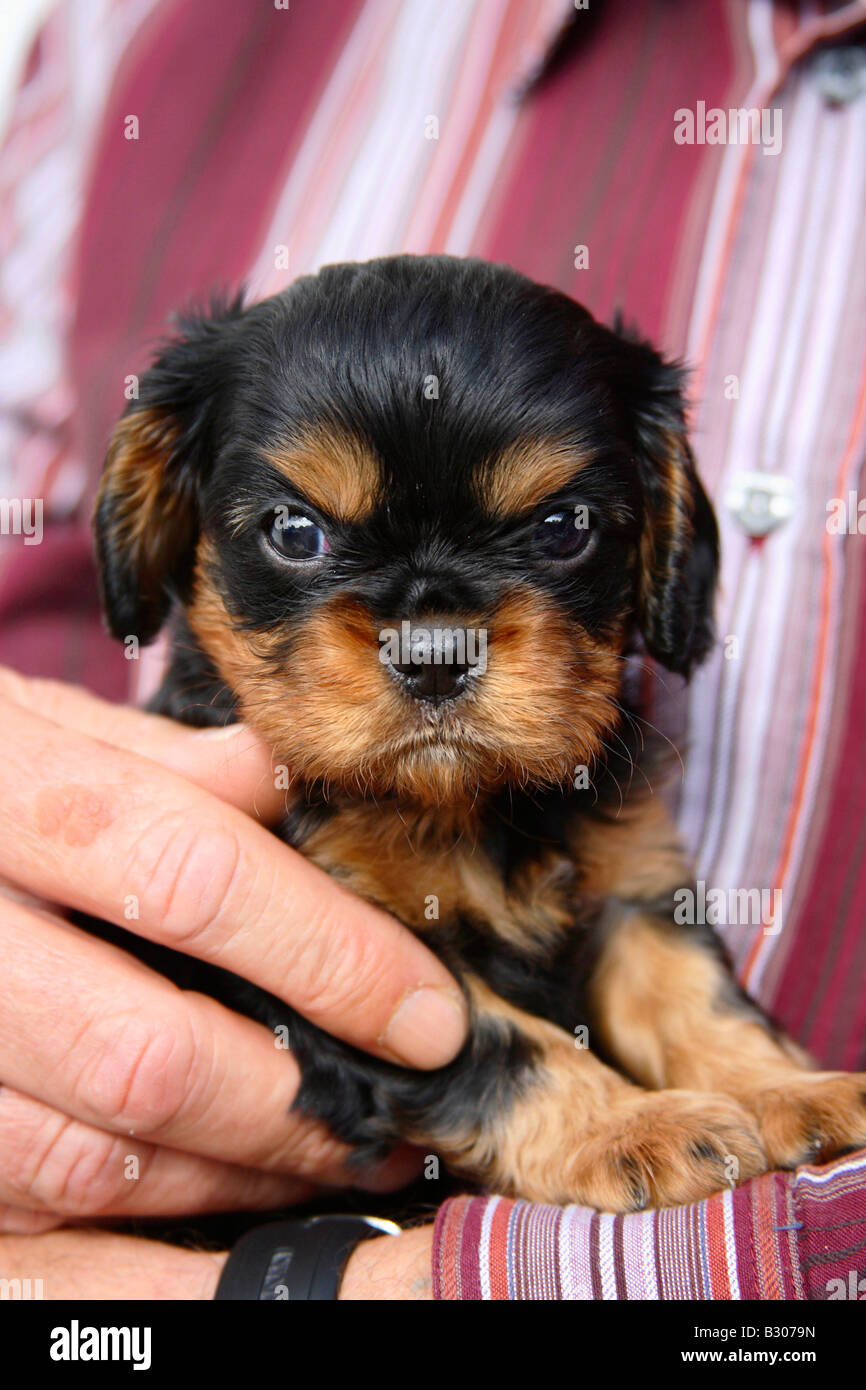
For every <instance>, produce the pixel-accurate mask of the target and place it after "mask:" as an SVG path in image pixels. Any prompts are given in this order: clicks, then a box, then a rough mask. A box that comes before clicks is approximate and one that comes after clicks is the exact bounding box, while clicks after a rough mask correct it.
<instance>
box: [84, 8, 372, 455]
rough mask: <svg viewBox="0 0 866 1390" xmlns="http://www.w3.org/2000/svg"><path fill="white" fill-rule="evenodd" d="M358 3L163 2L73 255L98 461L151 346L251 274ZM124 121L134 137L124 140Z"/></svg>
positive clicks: (115, 118)
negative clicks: (221, 289)
mask: <svg viewBox="0 0 866 1390" xmlns="http://www.w3.org/2000/svg"><path fill="white" fill-rule="evenodd" d="M359 4H360V0H317V3H316V4H315V5H292V6H291V8H290V9H288V10H278V9H276V8H275V7H274V6H273V5H272V4H268V3H264V4H263V3H261V0H209V3H208V4H206V5H203V4H195V5H189V4H185V3H175V0H164V3H163V4H162V5H160V6H159V7H158V9H157V10H156V12H155V13H154V15H153V16H152V17H151V19H150V20H149V21H148V22H147V23H146V25H145V26H144V28H143V31H142V32H141V33H140V34H139V35H138V37H137V40H136V41H135V42H134V43H133V44H132V46H131V48H130V50H129V52H128V53H127V55H126V56H125V59H124V61H123V63H122V65H121V69H120V71H119V73H118V75H117V78H116V80H115V83H114V88H113V90H112V92H111V95H110V97H109V99H108V102H107V106H106V111H105V114H104V119H103V122H102V133H101V136H100V138H99V141H98V143H97V147H96V150H95V154H94V161H93V170H94V172H93V175H92V178H91V183H90V186H89V188H88V189H87V193H86V200H85V209H86V211H85V216H84V221H83V225H82V228H81V235H80V241H79V246H78V258H77V267H78V268H77V279H78V308H77V314H76V319H75V324H74V327H73V331H72V341H71V357H72V363H71V366H72V373H73V377H74V380H75V383H76V386H77V389H78V391H79V394H80V399H81V409H80V411H79V412H78V416H79V419H80V421H81V422H82V439H81V441H80V447H81V449H82V451H83V454H84V457H85V458H87V459H88V460H89V461H94V460H95V459H97V458H98V457H99V456H100V455H101V452H102V450H103V447H104V443H105V439H106V435H107V433H108V430H109V427H110V425H111V422H112V420H113V418H114V416H115V415H116V413H117V412H118V411H119V409H120V408H121V406H122V405H123V400H122V388H123V377H124V375H125V374H126V373H127V372H129V371H133V370H136V368H138V367H140V366H141V365H142V364H143V362H144V360H145V355H146V354H145V351H144V343H145V340H149V339H152V338H153V337H155V336H158V335H160V334H161V333H162V332H163V331H164V328H165V324H166V320H167V316H168V315H169V313H170V312H172V311H174V310H176V309H177V308H178V306H180V305H183V304H184V303H185V302H188V301H189V300H190V298H192V297H200V296H203V295H204V294H206V293H207V292H208V291H209V290H210V289H211V288H212V287H213V286H214V285H225V284H227V283H228V284H236V283H238V282H239V281H240V280H241V279H242V277H243V275H244V274H245V273H246V271H247V270H248V268H249V265H250V264H251V262H252V261H253V259H254V256H255V254H256V252H257V250H258V246H259V242H260V238H261V236H262V235H263V234H264V231H265V230H266V226H267V219H268V216H269V214H270V213H271V212H272V210H273V207H274V204H275V201H276V198H277V196H278V193H279V191H280V189H281V187H282V185H283V181H284V178H285V174H286V170H287V169H288V168H289V167H290V165H291V162H292V160H293V158H294V156H295V154H296V152H297V149H298V146H299V144H300V141H301V139H302V138H303V135H304V130H305V124H306V122H307V120H308V118H309V115H310V113H311V111H312V110H313V109H314V105H315V100H316V98H317V96H318V94H319V92H320V90H321V88H322V86H323V84H324V82H325V80H326V78H327V77H328V75H329V74H330V72H331V70H332V69H333V66H334V64H335V62H336V59H337V56H338V55H339V52H340V50H341V48H342V46H343V44H344V42H345V37H346V33H347V30H348V29H349V28H350V26H351V24H352V22H353V21H354V18H355V15H356V12H357V10H358V8H359ZM129 115H134V116H137V117H138V119H139V123H140V139H139V140H137V141H131V140H126V139H124V133H123V132H124V121H125V118H126V117H127V116H129ZM290 234H291V228H286V237H287V239H288V238H289V237H290Z"/></svg>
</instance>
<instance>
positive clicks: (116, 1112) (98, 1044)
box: [71, 1014, 196, 1134]
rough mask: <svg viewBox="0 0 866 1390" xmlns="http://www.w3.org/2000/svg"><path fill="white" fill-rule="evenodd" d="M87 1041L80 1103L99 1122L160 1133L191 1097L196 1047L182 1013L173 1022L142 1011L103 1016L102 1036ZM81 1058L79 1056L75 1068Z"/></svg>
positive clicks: (134, 1131)
mask: <svg viewBox="0 0 866 1390" xmlns="http://www.w3.org/2000/svg"><path fill="white" fill-rule="evenodd" d="M85 1039H86V1040H85ZM85 1039H83V1040H82V1043H81V1044H79V1050H80V1049H81V1048H82V1047H83V1048H86V1056H85V1060H84V1064H83V1066H82V1067H81V1069H80V1072H79V1074H78V1076H77V1077H76V1080H75V1083H74V1090H75V1097H76V1101H77V1103H78V1105H79V1106H80V1107H81V1108H83V1109H84V1110H85V1111H86V1112H87V1114H89V1115H91V1116H93V1117H94V1118H95V1122H96V1123H97V1124H100V1125H107V1126H108V1127H109V1128H112V1129H122V1130H125V1131H126V1132H127V1133H129V1134H156V1133H159V1132H160V1131H161V1130H164V1129H167V1128H168V1127H169V1126H170V1125H171V1124H172V1122H173V1121H174V1120H175V1119H176V1118H177V1116H178V1114H179V1113H180V1112H181V1110H182V1109H183V1108H184V1106H185V1105H186V1104H187V1103H188V1102H189V1101H190V1099H191V1097H192V1093H193V1089H194V1082H193V1078H194V1074H195V1067H196V1046H195V1040H194V1037H193V1032H192V1029H191V1028H190V1027H189V1026H188V1024H187V1023H186V1022H185V1021H184V1020H183V1018H182V1017H181V1016H178V1017H173V1018H171V1019H170V1020H169V1021H167V1022H166V1021H164V1020H161V1019H159V1018H156V1017H142V1016H140V1015H138V1014H128V1015H126V1016H123V1017H121V1018H114V1019H109V1020H102V1021H100V1024H99V1035H98V1036H97V1037H96V1038H93V1037H92V1036H91V1037H90V1038H89V1039H88V1038H87V1035H85ZM76 1060H77V1057H76V1055H73V1057H72V1059H71V1061H72V1065H73V1066H74V1064H75V1061H76Z"/></svg>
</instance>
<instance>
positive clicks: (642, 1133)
mask: <svg viewBox="0 0 866 1390" xmlns="http://www.w3.org/2000/svg"><path fill="white" fill-rule="evenodd" d="M767 1166H768V1165H767V1156H766V1154H765V1152H764V1148H763V1146H762V1143H761V1137H760V1134H759V1133H758V1129H757V1126H756V1124H755V1121H754V1118H753V1117H752V1116H751V1115H750V1114H749V1113H748V1112H747V1111H746V1110H744V1109H743V1108H742V1107H741V1106H740V1105H738V1104H737V1102H736V1101H733V1100H731V1099H729V1098H728V1097H727V1096H717V1095H703V1094H701V1093H700V1092H696V1091H654V1092H647V1093H644V1094H643V1095H641V1096H640V1097H639V1098H637V1099H632V1100H629V1101H628V1102H625V1103H621V1104H620V1105H618V1106H617V1107H616V1108H615V1110H614V1111H613V1112H612V1114H611V1118H610V1123H609V1124H608V1125H606V1126H605V1127H604V1129H603V1130H601V1131H600V1132H599V1133H597V1134H596V1135H594V1136H593V1138H592V1139H591V1140H588V1141H587V1142H585V1143H583V1144H581V1145H580V1147H579V1149H578V1150H577V1152H576V1153H575V1155H574V1158H573V1160H572V1162H571V1163H570V1164H569V1171H568V1174H567V1182H568V1187H569V1193H570V1200H571V1201H577V1202H582V1203H585V1204H588V1205H590V1206H594V1207H598V1208H599V1209H600V1210H601V1211H611V1212H628V1211H640V1210H642V1209H643V1208H644V1207H670V1206H680V1205H683V1204H684V1203H687V1202H696V1201H699V1200H700V1199H701V1198H703V1197H709V1196H710V1195H711V1194H712V1193H714V1192H719V1191H721V1189H722V1188H725V1187H730V1186H732V1185H733V1184H735V1183H738V1182H742V1181H743V1180H744V1179H746V1178H751V1177H755V1176H756V1175H757V1174H758V1173H763V1172H766V1169H767Z"/></svg>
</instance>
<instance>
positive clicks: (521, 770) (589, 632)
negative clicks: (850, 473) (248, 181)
mask: <svg viewBox="0 0 866 1390" xmlns="http://www.w3.org/2000/svg"><path fill="white" fill-rule="evenodd" d="M679 391H680V382H679V374H678V373H677V371H676V370H675V369H674V368H671V367H668V366H666V365H665V364H664V363H663V362H662V361H661V360H660V359H659V358H658V357H657V356H656V354H655V353H653V352H652V351H651V350H650V349H649V348H648V347H646V346H644V345H641V344H637V343H633V342H627V341H625V340H624V339H622V338H619V337H617V336H616V335H615V334H613V333H611V332H610V331H609V330H607V329H605V328H602V327H601V326H600V325H598V324H596V323H595V322H594V320H593V319H592V318H591V317H590V316H589V315H588V314H587V313H586V311H585V310H583V309H581V308H580V307H579V306H577V305H576V304H574V303H573V302H572V301H570V300H569V299H567V298H566V297H565V296H563V295H560V294H557V293H555V292H553V291H550V290H546V289H543V288H541V287H539V286H536V285H534V284H532V283H531V282H530V281H528V280H526V279H524V278H523V277H522V276H519V275H517V274H516V273H515V272H513V271H510V270H507V269H505V268H503V267H495V266H490V265H486V264H484V263H481V262H477V261H475V262H472V261H460V260H455V259H451V258H446V257H423V258H414V257H399V258H396V257H395V258H390V259H387V260H382V261H374V262H370V263H368V264H367V265H363V266H351V265H350V266H333V267H329V268H327V269H326V270H324V271H322V272H321V273H320V274H319V275H318V276H315V277H308V278H306V279H303V280H300V281H298V282H296V283H295V284H294V285H293V286H292V287H291V288H290V289H289V290H287V291H286V292H285V293H284V294H282V295H279V296H276V297H275V298H273V299H271V300H267V301H265V302H264V303H261V304H258V305H255V306H253V307H252V308H250V309H247V310H246V311H244V310H242V309H241V308H240V307H239V306H238V305H233V306H230V307H229V308H227V309H224V310H222V311H217V312H215V313H214V315H213V316H212V317H211V318H209V319H206V320H197V321H195V322H190V323H187V324H185V325H184V331H183V336H182V338H181V339H180V340H179V341H177V342H176V343H174V344H172V345H169V347H168V348H167V349H166V350H165V352H164V353H163V355H162V356H161V357H160V358H159V359H158V361H157V362H156V363H155V365H154V366H153V368H152V369H151V371H150V372H149V373H148V375H147V376H146V377H145V378H144V380H143V382H142V386H141V393H140V399H139V401H137V402H135V403H134V404H133V405H132V406H131V408H130V409H129V410H128V412H127V414H126V415H125V416H124V418H123V419H122V421H121V422H120V424H119V426H118V428H117V430H116V432H115V435H114V439H113V442H112V446H111V450H110V452H109V457H108V461H107V464H106V472H105V476H104V479H103V484H102V489H101V492H100V498H99V503H98V508H97V540H98V546H99V552H100V559H101V563H102V572H103V583H104V590H105V597H106V606H107V610H108V614H109V621H110V624H111V627H112V630H113V631H114V632H115V633H116V635H118V636H120V637H125V636H128V635H130V634H133V633H135V634H137V635H139V637H140V638H141V639H142V640H143V641H148V640H150V639H151V638H152V637H153V636H154V635H155V634H156V632H157V631H158V629H159V627H160V626H161V624H162V622H163V621H164V619H165V617H166V616H167V613H168V611H169V608H170V605H171V603H172V602H173V601H174V602H178V603H180V604H182V605H183V606H184V607H185V609H186V614H187V618H188V622H189V624H190V626H191V628H192V631H193V632H194V634H195V636H196V638H197V640H198V642H199V644H200V645H201V647H202V649H203V650H204V651H205V653H206V654H207V655H208V657H209V658H210V660H211V662H212V663H213V665H214V666H215V667H216V669H217V670H218V672H219V673H220V675H221V676H222V678H223V680H224V681H225V682H226V684H227V685H228V686H229V688H230V689H231V690H232V691H233V692H234V694H235V695H236V697H237V699H238V702H239V707H240V711H241V714H242V717H243V718H244V719H245V720H246V721H247V722H248V723H250V724H251V725H253V726H254V727H255V728H257V729H258V731H259V732H260V733H261V734H262V736H263V737H264V738H265V739H266V741H267V742H268V743H269V744H270V745H271V746H272V748H273V749H274V751H275V755H276V757H277V760H278V761H280V762H285V763H286V764H287V766H288V767H289V769H290V770H291V771H292V772H293V773H295V774H298V775H300V776H303V777H305V778H308V779H322V780H323V781H325V782H326V783H328V784H330V785H339V786H341V787H344V788H347V789H351V790H355V791H357V790H362V789H363V790H369V791H372V792H373V793H374V794H377V795H378V794H387V793H389V792H395V793H397V794H398V795H401V796H405V797H409V798H413V799H417V800H421V801H425V802H437V801H448V800H459V799H463V798H466V797H471V796H474V795H475V794H477V791H478V790H479V788H480V789H488V788H489V789H492V788H494V787H497V786H500V785H502V784H503V783H505V782H514V783H527V782H531V783H542V782H551V781H569V782H570V781H571V779H572V777H573V775H574V768H575V766H576V765H583V764H587V765H591V764H592V763H593V762H594V760H595V759H596V757H597V756H598V755H599V753H600V752H601V751H602V749H603V747H604V744H605V741H606V736H607V734H608V733H609V732H610V731H611V730H612V728H613V727H614V726H615V725H616V723H617V719H618V714H619V708H618V696H619V692H620V686H621V680H622V666H623V660H624V653H625V651H626V650H627V649H628V646H629V644H630V643H631V642H632V640H633V638H634V636H635V633H636V631H638V630H639V631H640V632H641V633H642V635H643V639H644V641H645V643H646V645H647V647H648V648H649V650H650V651H651V652H652V653H653V654H654V655H656V656H657V657H658V658H659V659H660V660H661V661H662V662H663V663H664V664H666V665H667V666H669V667H670V668H671V669H674V670H678V671H682V672H684V673H687V672H688V670H689V668H690V667H691V665H692V663H693V662H694V661H695V660H698V659H699V658H700V657H701V656H702V655H703V654H704V652H705V651H706V648H707V645H708V643H709V640H710V631H711V629H710V603H711V595H712V588H713V583H714V579H715V567H716V532H715V524H714V521H713V517H712V512H711V510H710V508H709V504H708V503H707V501H706V498H705V497H704V494H703V492H702V490H701V488H700V484H699V483H698V481H697V479H696V476H695V473H694V468H693V464H692V461H691V457H690V455H689V451H688V447H687V445H686V442H685V436H684V427H683V418H682V404H681V400H680V394H679ZM190 698H191V703H192V702H193V701H194V699H195V692H192V691H191V692H190Z"/></svg>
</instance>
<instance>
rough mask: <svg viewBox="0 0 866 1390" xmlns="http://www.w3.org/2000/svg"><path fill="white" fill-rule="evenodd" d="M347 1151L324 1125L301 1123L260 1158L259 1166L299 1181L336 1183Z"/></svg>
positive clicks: (257, 1164) (258, 1160) (257, 1161)
mask: <svg viewBox="0 0 866 1390" xmlns="http://www.w3.org/2000/svg"><path fill="white" fill-rule="evenodd" d="M348 1152H349V1151H348V1149H347V1147H346V1145H345V1144H342V1143H341V1142H340V1141H339V1140H338V1139H335V1138H334V1137H333V1135H331V1134H329V1133H328V1131H327V1130H326V1129H324V1128H323V1127H322V1126H320V1125H317V1124H309V1123H301V1124H299V1125H298V1126H297V1128H294V1127H293V1128H292V1129H291V1130H290V1132H289V1133H288V1134H287V1135H286V1136H285V1139H284V1140H283V1142H282V1143H281V1144H280V1145H279V1147H278V1148H277V1149H276V1150H273V1151H271V1152H269V1153H267V1154H262V1155H260V1157H259V1158H258V1159H257V1160H256V1166H257V1167H261V1168H264V1169H265V1170H267V1171H275V1170H276V1171H279V1172H284V1173H291V1174H292V1175H293V1176H294V1177H298V1178H321V1179H325V1178H326V1179H327V1180H328V1181H329V1182H331V1183H333V1182H337V1181H339V1180H340V1178H341V1174H342V1169H343V1165H344V1163H345V1160H346V1157H347V1154H348ZM343 1181H347V1179H343Z"/></svg>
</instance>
